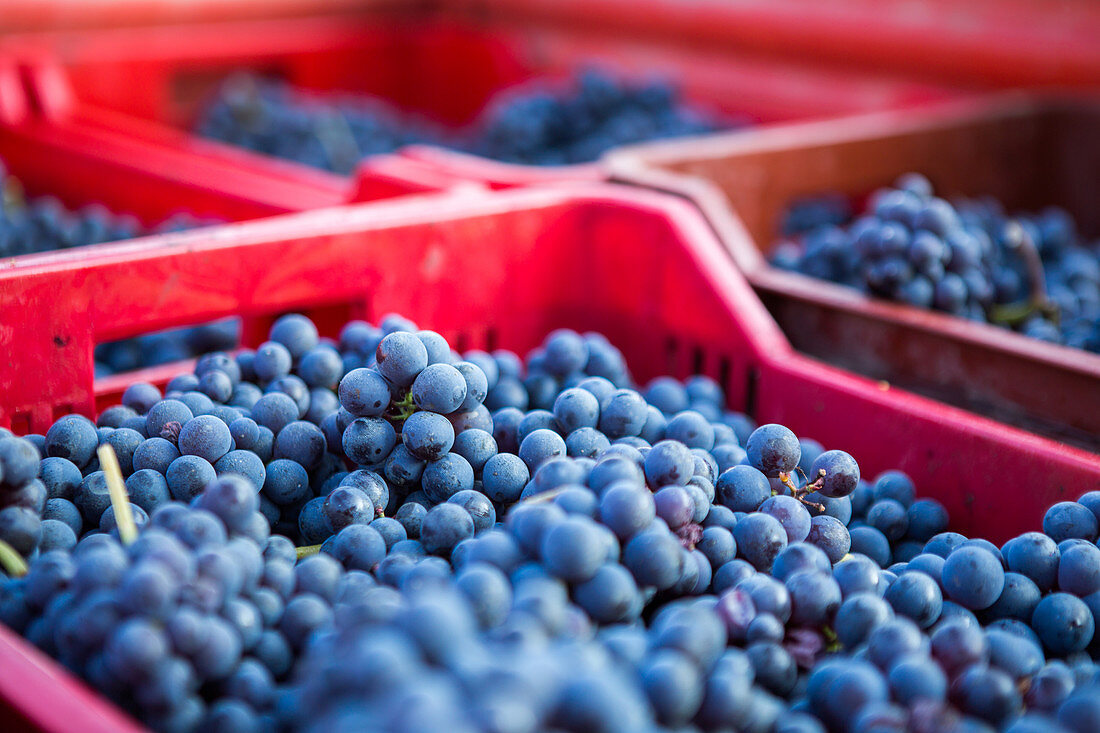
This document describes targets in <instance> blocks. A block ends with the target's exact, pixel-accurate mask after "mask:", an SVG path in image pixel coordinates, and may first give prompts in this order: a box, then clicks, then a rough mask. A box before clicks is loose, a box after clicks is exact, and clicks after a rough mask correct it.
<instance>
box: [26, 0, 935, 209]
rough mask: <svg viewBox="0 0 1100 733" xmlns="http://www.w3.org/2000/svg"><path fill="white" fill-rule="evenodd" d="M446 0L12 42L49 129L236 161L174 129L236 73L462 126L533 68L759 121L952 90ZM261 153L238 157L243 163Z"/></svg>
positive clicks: (492, 167) (446, 167)
mask: <svg viewBox="0 0 1100 733" xmlns="http://www.w3.org/2000/svg"><path fill="white" fill-rule="evenodd" d="M440 5H443V6H445V8H444V9H443V10H436V11H432V10H430V9H425V8H423V7H419V6H415V5H414V6H409V7H404V8H402V9H400V10H393V9H392V8H387V7H385V6H382V7H379V8H371V9H367V10H364V11H363V12H362V13H361V14H360V15H359V16H358V17H357V18H350V17H342V18H335V19H334V18H324V17H321V18H313V19H294V20H275V21H267V22H238V23H206V24H194V25H187V26H165V27H158V28H141V29H116V30H105V31H94V32H91V31H90V32H85V33H67V34H66V33H58V34H43V35H28V36H15V37H12V38H10V39H8V41H7V42H6V46H7V47H8V48H9V49H10V50H11V52H12V53H13V54H15V55H17V56H18V57H19V58H20V59H22V60H23V61H24V69H23V70H24V74H25V76H26V77H27V80H28V83H29V85H30V87H31V88H32V89H33V90H34V99H35V101H36V103H37V105H38V106H39V108H40V109H41V110H42V111H43V113H44V114H45V116H46V117H48V118H49V119H50V120H51V121H52V122H53V123H54V124H56V125H58V126H62V127H65V128H75V129H81V130H83V131H84V132H85V133H86V134H94V135H97V136H100V137H101V138H104V139H107V140H110V139H111V138H113V137H116V136H124V137H125V139H127V140H130V141H132V140H144V141H149V142H151V143H154V144H157V145H161V146H166V147H171V148H174V149H177V150H179V149H187V150H190V151H200V150H201V151H202V152H203V153H209V152H212V151H218V150H220V151H221V152H222V153H223V154H224V156H226V157H227V158H230V157H232V158H235V159H236V160H240V155H241V152H240V151H239V150H234V149H232V148H229V147H228V146H226V145H223V144H220V143H215V142H211V141H205V140H199V139H197V138H194V137H190V136H186V135H185V134H183V133H185V131H187V130H189V129H191V128H192V126H193V124H194V122H195V120H196V117H197V114H198V112H199V110H200V109H201V107H202V106H203V104H205V103H206V102H208V101H209V100H210V99H211V97H212V95H213V94H214V92H215V91H216V89H217V85H218V84H219V83H220V81H221V80H222V79H223V78H224V77H225V76H227V75H228V74H230V73H232V72H234V71H237V70H241V69H250V70H252V71H254V72H258V73H263V74H265V75H271V76H276V77H279V78H282V79H284V80H285V81H287V82H288V83H290V84H292V85H293V86H295V87H299V88H303V89H307V90H314V91H326V90H341V91H353V92H362V93H366V94H370V95H374V96H378V97H381V98H384V99H387V100H389V101H391V102H392V103H394V104H395V105H397V106H398V107H400V108H403V109H406V110H410V111H412V112H415V113H418V114H421V115H423V116H425V117H428V118H430V119H432V120H434V121H436V122H438V123H441V124H443V125H445V126H451V127H461V126H463V125H468V124H470V123H472V122H473V121H474V120H475V119H476V117H477V115H478V113H479V112H480V111H481V110H482V109H483V108H484V107H485V106H486V104H487V103H488V101H489V100H490V99H491V98H492V97H493V96H494V95H495V94H496V93H498V92H500V91H502V90H506V89H513V88H515V87H516V86H517V85H521V84H524V83H527V82H531V81H532V80H535V79H539V80H548V81H549V82H550V83H561V82H563V81H564V80H566V79H567V78H568V77H569V76H570V75H571V74H572V73H573V72H575V71H577V70H578V69H580V68H582V67H585V66H587V65H591V64H594V65H597V66H600V67H606V68H609V69H612V70H614V71H617V72H621V73H623V74H625V75H627V76H632V77H639V76H643V77H646V76H650V75H659V76H664V77H667V78H671V79H674V80H677V81H679V82H682V84H683V89H684V92H685V96H686V97H687V99H689V100H690V101H692V102H694V103H697V104H701V105H703V106H706V107H710V108H713V109H715V110H717V111H719V112H722V113H728V114H731V115H736V116H737V118H738V119H747V120H751V121H754V122H773V121H782V120H791V119H806V118H814V117H825V116H836V115H842V114H847V113H851V112H853V111H866V110H875V109H884V108H896V107H900V106H906V105H913V104H919V103H922V102H925V101H927V100H930V99H940V98H943V97H945V96H948V95H950V94H957V92H948V91H947V90H945V89H943V88H941V87H938V86H930V85H925V84H914V83H910V82H908V81H906V80H905V79H903V78H898V77H894V76H889V75H882V74H874V73H867V72H857V71H853V70H851V69H843V68H830V67H822V66H821V65H820V64H808V65H807V64H803V65H799V64H793V63H790V62H785V61H783V60H780V59H774V58H761V57H759V56H757V55H754V54H752V53H743V52H741V53H733V52H730V51H729V50H726V49H709V50H707V51H699V50H697V49H692V48H689V47H684V46H681V45H678V44H674V43H666V42H664V40H665V39H658V40H656V41H648V40H637V39H634V38H632V37H631V35H630V34H626V33H621V32H617V31H614V30H609V29H607V28H601V29H590V28H587V27H584V26H583V25H582V24H577V23H573V22H566V23H562V24H555V23H550V22H542V23H532V22H530V21H529V20H525V19H513V18H510V17H503V18H502V17H498V15H499V14H498V13H496V11H495V10H494V9H492V8H491V7H484V8H483V7H465V4H464V3H461V2H454V3H446V2H445V3H440ZM449 6H460V7H449ZM448 8H449V9H448ZM231 151H232V152H231ZM408 155H409V157H412V158H414V159H417V160H420V161H422V162H428V163H431V164H432V165H433V166H435V167H436V168H437V169H438V170H439V171H440V172H441V174H443V175H447V176H449V177H453V178H454V179H456V180H476V181H481V182H484V183H486V184H488V185H490V186H492V187H495V188H500V187H507V186H512V185H522V184H527V183H530V182H533V181H535V182H537V181H548V180H549V181H552V180H561V179H562V178H568V179H574V180H575V179H581V180H592V179H595V178H601V177H602V171H601V169H600V168H599V166H598V165H582V166H563V167H560V168H556V169H547V168H540V167H534V166H520V165H508V164H503V163H497V162H495V161H489V160H485V159H483V158H479V157H476V156H470V155H463V154H460V153H453V152H450V151H446V150H441V149H435V150H424V149H418V150H411V151H409V152H408ZM257 157H259V156H254V155H248V156H247V159H248V160H249V161H250V165H251V164H253V163H255V162H256V158H257ZM267 161H268V163H269V165H270V166H271V168H273V169H277V170H278V171H281V172H284V173H286V172H288V171H295V173H294V174H293V175H301V176H307V175H309V174H307V173H306V172H305V171H304V170H303V167H302V166H298V165H296V164H292V163H286V162H278V163H277V162H275V161H274V160H272V159H270V158H268V159H267ZM313 173H315V172H313ZM212 185H213V184H212Z"/></svg>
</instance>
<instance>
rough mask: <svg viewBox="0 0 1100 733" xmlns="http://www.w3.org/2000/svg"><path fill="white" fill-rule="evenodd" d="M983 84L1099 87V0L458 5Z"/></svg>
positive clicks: (505, 1) (611, 0) (474, 1)
mask: <svg viewBox="0 0 1100 733" xmlns="http://www.w3.org/2000/svg"><path fill="white" fill-rule="evenodd" d="M452 1H453V2H464V3H466V4H469V5H474V6H477V5H487V6H489V7H491V8H492V9H493V10H494V11H495V12H496V13H498V14H501V15H507V14H511V15H514V16H517V17H526V18H531V17H534V18H537V19H539V20H540V21H542V22H546V21H548V20H550V19H556V20H559V21H563V22H566V21H568V22H572V23H583V24H586V25H588V26H593V27H600V26H602V27H613V28H615V29H617V30H618V31H619V32H626V33H634V34H637V35H640V36H660V37H666V38H676V39H679V40H681V41H682V42H685V43H690V44H693V45H696V46H701V45H708V44H710V45H721V46H723V47H726V48H731V47H732V48H738V49H742V50H751V51H753V52H756V53H761V54H771V55H775V56H777V57H782V58H787V59H791V58H802V59H815V60H817V62H818V63H823V62H833V63H838V64H847V65H850V66H851V67H853V68H858V69H866V68H874V69H883V70H889V71H891V72H893V73H902V74H906V75H911V76H912V77H913V78H925V79H939V80H942V81H944V82H946V83H952V84H962V85H975V86H980V87H984V88H991V87H1017V86H1025V85H1026V86H1058V87H1065V86H1075V87H1088V88H1096V87H1097V86H1100V43H1097V40H1096V39H1097V38H1100V5H1097V3H1095V2H1093V0H967V1H966V2H958V0H843V1H842V2H820V0H736V2H733V1H731V0H452Z"/></svg>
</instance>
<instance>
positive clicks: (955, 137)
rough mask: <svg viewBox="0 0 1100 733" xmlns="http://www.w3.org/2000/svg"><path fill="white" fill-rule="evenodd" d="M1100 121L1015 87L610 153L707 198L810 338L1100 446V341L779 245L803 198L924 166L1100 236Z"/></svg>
mask: <svg viewBox="0 0 1100 733" xmlns="http://www.w3.org/2000/svg"><path fill="white" fill-rule="evenodd" d="M1098 123H1100V108H1098V107H1096V106H1094V105H1090V104H1088V103H1074V102H1059V101H1057V100H1047V99H1035V98H1030V97H1021V96H1017V95H1006V96H996V97H992V98H988V99H985V100H982V101H971V102H962V103H951V104H946V105H938V106H933V107H931V108H928V109H926V110H923V111H916V112H906V113H903V114H892V113H883V114H881V115H868V116H866V117H862V118H858V119H852V120H848V121H845V122H837V123H830V122H824V123H813V124H808V125H804V126H803V125H799V126H789V127H785V128H783V129H773V130H771V131H761V132H759V133H756V132H753V133H748V134H747V135H746V136H745V137H739V138H733V137H725V138H720V137H712V138H710V139H709V140H708V141H706V142H700V143H699V144H696V145H681V144H677V143H675V142H669V143H654V144H650V145H646V146H638V147H636V148H634V149H633V150H627V151H623V152H621V153H619V154H616V155H614V156H612V157H613V160H612V161H611V162H610V165H611V167H612V169H613V170H614V171H615V174H614V176H615V177H616V178H618V179H620V180H629V181H632V182H635V183H640V184H642V185H646V186H649V187H652V188H656V189H659V190H665V191H673V192H677V193H679V194H681V195H683V196H686V197H688V198H690V199H692V200H694V201H695V202H696V204H697V205H698V206H699V207H700V208H702V209H703V210H704V211H705V212H706V214H707V216H708V218H709V220H710V221H711V222H712V224H713V226H714V227H715V229H716V231H718V232H719V233H720V236H721V238H722V239H723V241H724V242H725V244H726V247H727V249H728V250H729V252H730V254H731V255H732V256H733V258H734V260H735V261H736V262H737V263H738V265H739V266H740V268H741V269H742V271H744V272H745V273H746V275H747V277H748V278H749V281H750V282H751V283H752V284H753V286H754V287H755V289H756V290H757V292H758V293H759V294H760V297H761V298H762V300H763V301H764V303H765V305H766V306H767V307H768V309H769V311H770V312H771V313H772V314H773V315H774V316H775V318H776V319H777V321H778V322H779V325H780V327H781V328H782V329H783V331H784V333H785V334H786V335H787V337H788V338H789V339H790V340H791V342H792V343H793V344H794V346H795V347H796V348H797V349H799V350H800V351H803V352H805V353H807V354H810V355H812V356H814V357H816V358H819V359H822V360H825V361H827V362H829V363H832V364H836V365H838V366H841V367H844V368H846V369H852V370H854V371H857V372H859V373H862V374H866V375H868V376H870V377H873V378H875V379H882V380H887V381H889V382H890V383H891V384H895V385H898V386H901V387H904V388H906V389H911V390H914V391H917V392H921V393H923V394H926V395H929V396H932V397H934V398H936V399H940V400H944V401H946V402H949V403H952V404H956V405H958V406H961V407H965V408H967V409H970V410H974V411H977V412H980V413H983V414H986V415H989V416H991V417H994V418H995V419H998V420H1002V421H1004V422H1007V423H1009V424H1013V425H1017V426H1020V427H1023V428H1025V429H1028V430H1032V431H1035V432H1038V433H1041V434H1045V435H1048V436H1051V437H1053V438H1055V439H1058V440H1063V441H1066V442H1070V443H1074V444H1076V445H1080V446H1083V447H1086V448H1088V449H1090V450H1093V451H1095V450H1097V449H1098V448H1100V444H1098V443H1097V436H1098V435H1100V389H1098V387H1100V357H1098V356H1097V355H1096V354H1095V353H1090V352H1089V351H1086V350H1084V349H1078V348H1068V347H1066V346H1061V345H1058V344H1054V343H1047V342H1045V341H1040V340H1038V339H1036V338H1029V337H1026V336H1024V335H1022V334H1020V333H1015V332H1013V331H1011V330H1009V329H1007V328H1001V327H997V326H994V325H990V324H987V323H983V322H976V321H975V320H967V319H964V318H961V317H955V316H952V315H948V314H947V313H941V312H932V311H930V310H926V309H918V308H915V307H911V306H909V305H907V304H905V303H900V302H888V301H887V300H883V299H880V298H878V297H871V296H869V295H865V294H863V293H861V292H859V291H857V290H854V289H851V288H848V287H842V286H840V285H838V284H834V283H832V282H827V281H825V280H821V279H816V278H810V277H808V276H806V275H804V274H801V273H799V272H792V271H789V270H783V269H779V268H777V267H775V266H773V265H772V264H770V263H769V258H771V257H774V256H776V253H777V252H778V251H779V250H778V249H776V243H777V242H779V241H780V240H781V236H780V223H781V221H782V217H783V215H784V213H785V212H786V211H787V210H788V207H790V206H791V205H792V204H794V203H796V202H797V201H798V200H800V199H804V198H805V197H813V196H818V195H822V194H839V195H840V196H842V197H851V199H850V200H852V201H854V202H856V205H855V209H856V210H857V211H858V210H860V209H862V208H863V207H864V206H866V203H865V202H867V198H866V197H867V195H868V194H870V193H872V191H874V190H875V189H876V188H879V187H883V186H889V185H891V184H893V183H894V181H895V180H897V179H898V177H899V176H901V175H902V174H905V173H909V172H917V173H921V174H923V175H925V176H927V177H928V179H929V180H930V181H931V183H932V186H933V188H934V190H935V193H936V194H937V195H940V196H943V197H946V198H953V197H968V198H974V197H987V200H988V199H995V200H996V201H997V202H999V204H1000V205H1002V206H1003V207H1004V211H1005V212H1007V214H1008V215H1009V216H1012V215H1013V214H1015V213H1017V212H1032V213H1036V212H1039V211H1040V210H1041V209H1043V208H1044V207H1048V206H1059V207H1062V208H1063V209H1065V210H1066V211H1067V212H1068V213H1069V215H1070V216H1071V217H1072V218H1073V219H1074V220H1076V226H1077V228H1078V229H1079V231H1080V235H1081V238H1082V240H1083V241H1084V242H1086V243H1087V242H1090V241H1092V239H1094V238H1095V237H1096V235H1097V234H1100V229H1098V228H1097V227H1098V224H1100V222H1098V220H1097V209H1096V207H1095V206H1094V205H1093V201H1092V200H1091V196H1092V192H1093V191H1094V190H1095V188H1096V186H1097V184H1098V182H1100V181H1098V179H1097V172H1098V171H1100V167H1098V165H1097V160H1098V158H1097V156H1098V154H1100V148H1098V147H1097V144H1096V142H1097V141H1096V136H1095V134H1093V133H1094V132H1095V129H1096V125H1097V124H1098ZM952 215H954V213H953V212H952ZM1002 216H1003V215H1002ZM1060 221H1061V219H1060ZM1030 231H1032V232H1035V231H1036V230H1035V229H1031V230H1030ZM1038 244H1041V243H1037V246H1038ZM1089 251H1090V250H1087V249H1084V250H1082V252H1083V253H1087V252H1089ZM1043 257H1044V258H1045V257H1046V253H1045V252H1044V253H1043ZM1085 259H1089V257H1088V256H1087V255H1086V257H1085ZM1086 264H1087V263H1086ZM1079 274H1080V275H1084V274H1085V273H1084V271H1081V273H1079ZM952 277H954V276H952ZM1027 277H1028V276H1027V275H1026V274H1025V281H1026V278H1027ZM1047 279H1050V273H1049V272H1048V273H1047ZM1052 292H1053V291H1052ZM1025 295H1026V294H1025ZM1021 297H1023V296H1021ZM990 312H993V311H990ZM979 320H982V321H984V320H985V318H984V317H982V318H981V319H979Z"/></svg>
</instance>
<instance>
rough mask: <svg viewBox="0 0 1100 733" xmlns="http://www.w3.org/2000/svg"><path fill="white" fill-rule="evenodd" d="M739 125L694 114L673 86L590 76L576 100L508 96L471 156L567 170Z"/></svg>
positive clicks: (580, 83)
mask: <svg viewBox="0 0 1100 733" xmlns="http://www.w3.org/2000/svg"><path fill="white" fill-rule="evenodd" d="M732 124H733V122H732V121H729V122H726V123H719V121H718V118H717V116H716V115H708V114H704V113H702V112H700V111H698V110H694V109H692V108H690V107H688V106H687V105H686V104H685V102H684V101H683V100H682V99H680V98H679V95H678V93H677V90H676V89H675V88H674V87H672V86H671V85H669V84H667V83H664V82H650V83H646V84H637V85H631V84H625V83H622V82H619V81H617V80H616V79H614V78H613V77H612V76H610V75H609V74H605V73H600V72H598V71H587V72H583V73H581V74H578V75H577V78H576V81H575V83H574V91H573V92H572V93H553V92H523V93H519V94H507V95H506V96H503V97H502V98H501V99H500V100H499V101H498V102H496V103H493V104H491V105H490V107H489V109H488V112H487V114H486V115H485V117H484V119H483V121H482V122H481V124H480V125H479V129H478V140H477V141H476V142H475V143H474V144H473V146H472V147H471V150H472V152H476V153H478V154H480V155H484V156H486V157H489V158H495V159H498V160H503V161H507V162H510V163H525V164H530V165H567V164H570V163H585V162H588V161H592V160H596V159H597V158H599V157H600V155H601V154H602V153H604V152H605V151H607V150H610V149H611V148H614V147H617V146H619V145H627V144H630V143H637V142H642V141H645V140H657V139H662V138H671V137H682V136H686V135H698V134H702V133H707V132H714V131H715V130H717V129H719V127H720V126H721V127H728V126H730V125H732Z"/></svg>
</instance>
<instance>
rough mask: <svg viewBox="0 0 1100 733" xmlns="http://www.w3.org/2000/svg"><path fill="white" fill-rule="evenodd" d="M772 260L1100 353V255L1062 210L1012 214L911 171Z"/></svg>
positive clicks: (784, 246)
mask: <svg viewBox="0 0 1100 733" xmlns="http://www.w3.org/2000/svg"><path fill="white" fill-rule="evenodd" d="M811 213H812V212H811ZM803 218H805V217H804V216H803ZM772 261H773V263H774V264H775V265H777V266H778V267H783V268H786V269H792V270H797V271H799V272H802V273H804V274H807V275H810V276H812V277H818V278H822V279H826V280H832V281H834V282H838V283H841V284H843V285H849V286H852V287H855V288H858V289H860V290H862V291H864V292H866V293H869V294H871V295H874V296H876V297H881V298H887V299H890V300H896V301H899V302H902V303H907V304H909V305H912V306H916V307H918V308H930V309H934V310H938V311H943V312H945V313H950V314H953V315H956V316H961V317H964V318H968V319H971V320H975V321H982V322H988V323H993V324H996V325H1000V326H1004V327H1007V328H1012V329H1015V330H1017V331H1019V332H1020V333H1023V334H1025V335H1027V336H1031V337H1033V338H1037V339H1042V340H1044V341H1051V342H1054V343H1062V344H1066V345H1068V346H1073V347H1076V348H1081V349H1086V350H1089V351H1100V252H1098V251H1097V249H1096V245H1090V244H1087V243H1086V242H1085V241H1084V240H1083V239H1082V238H1081V236H1080V235H1079V234H1078V232H1077V229H1076V225H1075V223H1074V221H1073V218H1072V217H1071V216H1069V214H1067V213H1066V212H1065V211H1064V210H1062V209H1059V208H1056V207H1051V208H1048V209H1045V210H1043V211H1042V212H1040V213H1038V214H1018V215H1013V216H1012V217H1008V216H1007V215H1006V213H1005V211H1004V209H1003V207H1002V206H1001V205H1000V204H999V203H998V202H997V201H995V200H993V199H990V198H982V199H974V200H959V201H956V202H954V204H952V203H949V202H948V201H946V200H944V199H942V198H938V197H936V196H934V195H933V192H932V186H931V184H930V183H929V182H928V180H927V179H926V178H924V177H923V176H920V175H919V174H913V173H910V174H907V175H905V176H903V177H902V178H900V179H899V180H898V182H897V183H896V184H895V185H894V187H892V188H885V189H881V190H879V191H876V192H875V193H874V194H873V195H872V196H871V197H870V199H869V201H868V205H867V209H866V211H865V212H864V213H863V215H861V216H859V217H858V218H856V219H855V220H854V221H850V222H849V223H847V224H846V225H844V226H840V225H837V224H836V223H835V222H829V223H824V224H822V225H820V226H817V227H814V228H811V229H809V230H806V231H804V233H803V234H802V236H801V237H800V238H799V240H798V241H796V240H788V241H785V242H782V243H780V244H779V245H777V247H776V249H775V251H774V252H773V255H772Z"/></svg>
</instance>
